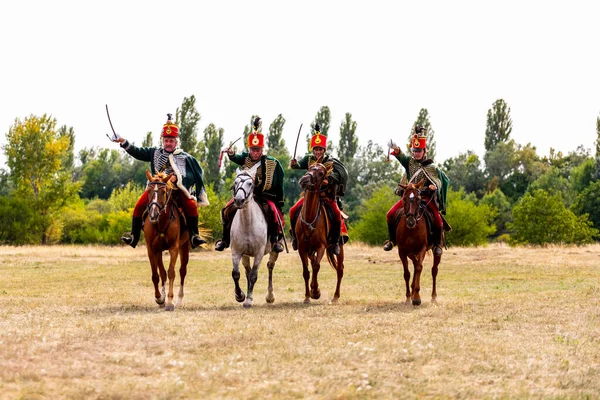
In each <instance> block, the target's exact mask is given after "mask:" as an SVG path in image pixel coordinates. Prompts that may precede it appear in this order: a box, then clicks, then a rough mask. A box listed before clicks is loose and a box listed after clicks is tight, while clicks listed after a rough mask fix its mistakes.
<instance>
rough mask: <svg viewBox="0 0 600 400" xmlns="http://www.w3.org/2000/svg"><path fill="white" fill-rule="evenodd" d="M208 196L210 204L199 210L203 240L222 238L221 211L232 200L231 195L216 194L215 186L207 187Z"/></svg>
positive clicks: (199, 222)
mask: <svg viewBox="0 0 600 400" xmlns="http://www.w3.org/2000/svg"><path fill="white" fill-rule="evenodd" d="M206 195H207V197H208V202H209V203H210V204H209V205H208V206H206V207H200V208H199V209H198V224H199V225H200V230H201V232H200V235H201V236H202V237H203V239H206V238H207V237H208V238H213V239H216V238H220V237H221V236H223V222H222V221H221V209H222V208H223V207H225V204H227V202H228V201H229V200H230V199H231V194H230V193H229V192H225V193H224V194H223V195H222V196H219V195H218V194H217V193H215V191H214V189H213V186H212V185H208V186H206Z"/></svg>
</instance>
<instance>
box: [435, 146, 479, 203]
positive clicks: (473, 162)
mask: <svg viewBox="0 0 600 400" xmlns="http://www.w3.org/2000/svg"><path fill="white" fill-rule="evenodd" d="M443 169H444V171H446V175H448V178H449V179H450V187H452V188H453V189H454V190H457V191H458V190H460V189H461V188H462V189H464V190H465V192H466V193H475V194H476V195H477V196H478V197H481V196H482V195H483V193H484V190H485V186H486V180H485V173H484V171H483V168H482V166H481V160H480V159H479V157H478V156H477V155H476V154H475V153H473V151H471V150H468V151H467V152H466V153H459V155H458V156H457V157H454V158H449V159H447V160H446V161H444V166H443Z"/></svg>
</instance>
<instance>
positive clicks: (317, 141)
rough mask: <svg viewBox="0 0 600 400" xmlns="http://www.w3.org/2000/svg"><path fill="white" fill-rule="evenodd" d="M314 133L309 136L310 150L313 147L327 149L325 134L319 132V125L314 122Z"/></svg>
mask: <svg viewBox="0 0 600 400" xmlns="http://www.w3.org/2000/svg"><path fill="white" fill-rule="evenodd" d="M314 130H315V133H313V135H312V137H311V138H310V151H312V149H314V148H315V147H322V148H324V149H327V136H325V135H322V134H321V126H320V125H319V124H318V123H316V124H315V127H314Z"/></svg>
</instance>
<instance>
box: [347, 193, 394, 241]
mask: <svg viewBox="0 0 600 400" xmlns="http://www.w3.org/2000/svg"><path fill="white" fill-rule="evenodd" d="M399 200H400V198H399V197H398V196H396V195H395V194H394V188H393V187H390V186H383V187H381V188H379V189H377V190H375V191H374V192H373V196H372V197H371V198H370V199H368V200H366V201H363V203H362V204H361V205H360V206H359V207H358V215H360V219H359V220H358V222H357V223H356V224H354V228H353V229H352V230H351V231H350V232H349V235H350V237H353V238H356V239H357V240H359V241H361V242H364V243H368V244H371V245H381V244H382V243H383V242H384V241H385V240H386V239H387V238H388V229H387V222H386V220H385V214H386V213H387V212H388V210H389V209H390V208H391V207H392V206H393V205H394V204H395V203H396V202H397V201H399Z"/></svg>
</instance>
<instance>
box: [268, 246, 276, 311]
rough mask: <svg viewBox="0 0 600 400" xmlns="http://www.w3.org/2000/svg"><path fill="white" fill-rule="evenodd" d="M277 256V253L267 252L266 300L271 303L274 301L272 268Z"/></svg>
mask: <svg viewBox="0 0 600 400" xmlns="http://www.w3.org/2000/svg"><path fill="white" fill-rule="evenodd" d="M277 257H279V253H277V252H275V251H272V252H271V253H270V254H269V261H268V262H267V268H268V269H269V286H267V297H266V299H265V300H266V301H267V303H269V304H272V303H273V302H274V301H275V294H273V268H275V262H276V261H277Z"/></svg>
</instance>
